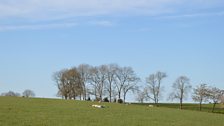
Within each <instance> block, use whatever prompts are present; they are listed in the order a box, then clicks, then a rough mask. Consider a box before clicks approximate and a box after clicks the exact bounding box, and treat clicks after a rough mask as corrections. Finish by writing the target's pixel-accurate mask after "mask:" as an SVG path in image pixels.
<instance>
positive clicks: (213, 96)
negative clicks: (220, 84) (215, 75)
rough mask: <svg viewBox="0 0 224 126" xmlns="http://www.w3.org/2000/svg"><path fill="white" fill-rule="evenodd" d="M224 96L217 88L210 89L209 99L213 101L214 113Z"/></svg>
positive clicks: (223, 92)
mask: <svg viewBox="0 0 224 126" xmlns="http://www.w3.org/2000/svg"><path fill="white" fill-rule="evenodd" d="M223 96H224V91H223V90H220V89H219V88H216V87H211V88H210V89H209V99H210V100H212V101H213V107H212V112H214V110H215V106H216V104H218V103H219V102H221V99H222V97H223Z"/></svg>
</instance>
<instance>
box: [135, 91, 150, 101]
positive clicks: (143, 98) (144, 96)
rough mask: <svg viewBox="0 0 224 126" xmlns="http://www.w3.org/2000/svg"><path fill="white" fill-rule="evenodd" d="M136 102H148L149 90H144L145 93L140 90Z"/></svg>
mask: <svg viewBox="0 0 224 126" xmlns="http://www.w3.org/2000/svg"><path fill="white" fill-rule="evenodd" d="M136 100H137V101H138V102H139V103H143V102H144V101H147V100H148V97H147V89H146V88H144V89H143V91H141V90H138V91H137V96H136Z"/></svg>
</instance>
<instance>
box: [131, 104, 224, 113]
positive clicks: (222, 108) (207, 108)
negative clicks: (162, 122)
mask: <svg viewBox="0 0 224 126" xmlns="http://www.w3.org/2000/svg"><path fill="white" fill-rule="evenodd" d="M135 104H136V105H143V106H148V105H149V104H148V103H143V104H139V103H135ZM150 105H154V104H150ZM179 106H180V105H179V104H178V103H159V107H163V108H174V109H179ZM212 107H213V104H203V105H202V110H201V111H203V112H212ZM183 109H184V110H194V111H199V104H191V103H188V104H186V103H185V104H183ZM214 113H220V114H224V105H222V104H217V105H216V107H215V111H214Z"/></svg>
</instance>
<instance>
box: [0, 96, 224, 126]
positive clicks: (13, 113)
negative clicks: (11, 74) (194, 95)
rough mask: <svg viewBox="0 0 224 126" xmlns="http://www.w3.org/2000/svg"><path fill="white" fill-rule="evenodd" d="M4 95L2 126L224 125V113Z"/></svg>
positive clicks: (0, 101)
mask: <svg viewBox="0 0 224 126" xmlns="http://www.w3.org/2000/svg"><path fill="white" fill-rule="evenodd" d="M92 104H99V103H97V102H86V101H74V100H59V99H39V98H17V97H0V126H224V115H223V114H214V113H208V112H199V111H189V110H179V109H173V108H165V107H154V108H150V107H148V106H146V105H132V104H131V105H124V104H114V103H100V104H101V105H105V106H106V108H103V109H99V108H93V107H92V106H91V105H92Z"/></svg>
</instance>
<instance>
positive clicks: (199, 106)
mask: <svg viewBox="0 0 224 126" xmlns="http://www.w3.org/2000/svg"><path fill="white" fill-rule="evenodd" d="M199 107H200V109H199V110H200V111H201V102H200V106H199Z"/></svg>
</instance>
